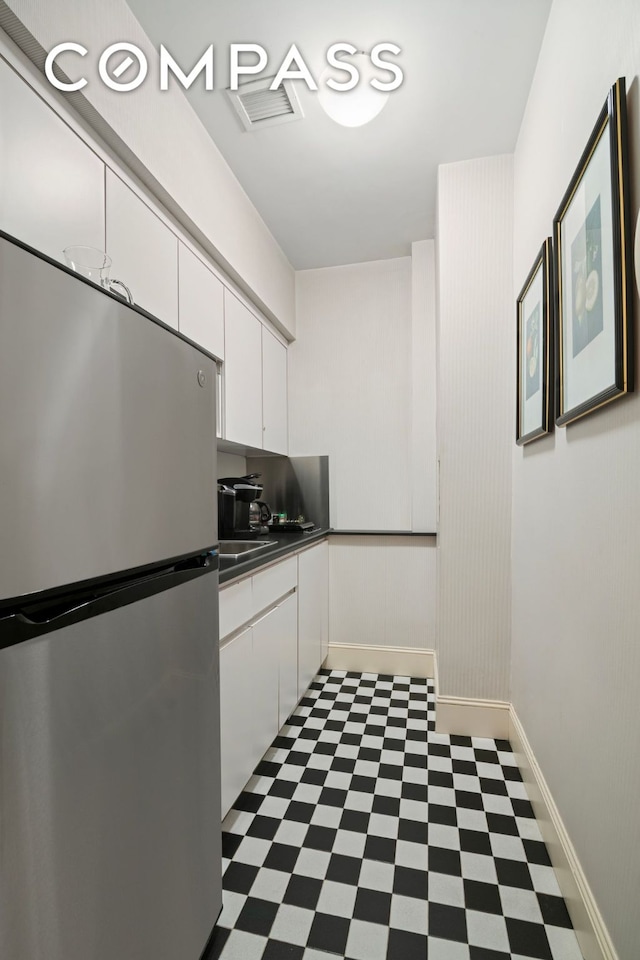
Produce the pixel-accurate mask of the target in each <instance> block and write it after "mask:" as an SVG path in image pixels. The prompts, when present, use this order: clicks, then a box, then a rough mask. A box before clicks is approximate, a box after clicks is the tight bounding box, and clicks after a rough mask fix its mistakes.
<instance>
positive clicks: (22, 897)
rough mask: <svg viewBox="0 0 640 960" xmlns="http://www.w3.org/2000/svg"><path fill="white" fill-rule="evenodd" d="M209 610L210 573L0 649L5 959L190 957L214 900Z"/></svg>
mask: <svg viewBox="0 0 640 960" xmlns="http://www.w3.org/2000/svg"><path fill="white" fill-rule="evenodd" d="M217 603H218V577H217V573H216V572H215V569H214V570H213V571H212V572H211V573H204V574H202V575H198V576H195V578H194V579H191V580H189V581H188V582H182V583H179V585H177V586H173V587H171V588H170V589H167V590H164V591H162V592H160V593H155V594H154V595H152V596H149V597H146V598H144V599H142V600H139V601H137V602H135V603H131V604H129V605H127V606H123V607H119V608H117V609H114V610H111V611H110V612H108V613H103V614H101V615H99V616H96V617H93V618H92V619H85V620H83V621H82V622H78V623H74V624H72V625H71V626H63V627H61V628H60V629H58V630H54V631H53V632H49V633H46V634H44V635H43V636H40V637H36V638H35V639H32V640H28V641H26V642H24V643H18V644H15V645H13V646H11V647H7V648H6V649H3V650H0V744H1V747H2V770H1V777H0V850H1V851H2V856H1V858H0V956H2V957H3V958H6V960H88V958H90V960H115V958H118V960H177V958H179V960H198V958H199V957H200V956H201V954H202V951H203V949H204V947H205V944H206V942H207V939H208V938H209V935H210V934H211V931H212V928H213V925H214V924H215V922H216V920H217V917H218V913H219V911H220V909H221V903H222V900H221V833H220V773H219V770H220V745H219V708H218V697H219V667H218V643H217V618H218V608H217ZM51 625H52V626H55V622H54V623H53V624H51Z"/></svg>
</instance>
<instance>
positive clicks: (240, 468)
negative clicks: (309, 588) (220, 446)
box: [217, 450, 247, 477]
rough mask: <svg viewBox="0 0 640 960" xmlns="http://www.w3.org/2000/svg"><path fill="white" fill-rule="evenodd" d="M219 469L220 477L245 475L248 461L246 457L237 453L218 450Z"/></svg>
mask: <svg viewBox="0 0 640 960" xmlns="http://www.w3.org/2000/svg"><path fill="white" fill-rule="evenodd" d="M217 471H218V476H219V477H244V476H245V475H246V472H247V461H246V459H245V457H239V456H237V455H236V454H235V453H225V452H224V451H223V450H218V465H217Z"/></svg>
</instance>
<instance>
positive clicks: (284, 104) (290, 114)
mask: <svg viewBox="0 0 640 960" xmlns="http://www.w3.org/2000/svg"><path fill="white" fill-rule="evenodd" d="M272 81H273V77H261V78H260V79H259V80H248V81H247V82H246V83H241V84H240V86H239V87H238V89H237V90H227V96H228V97H229V99H230V100H231V103H232V104H233V107H234V109H235V111H236V113H237V114H238V116H239V117H240V120H241V121H242V125H243V127H244V128H245V130H260V129H261V128H262V127H271V126H273V125H274V124H276V123H288V122H289V121H290V120H302V118H303V117H304V113H303V112H302V107H301V106H300V101H299V100H298V95H297V94H296V92H295V89H294V87H293V84H292V83H291V81H290V80H283V81H282V83H281V84H280V86H279V87H278V88H277V89H276V90H270V89H269V85H270V84H271V82H272Z"/></svg>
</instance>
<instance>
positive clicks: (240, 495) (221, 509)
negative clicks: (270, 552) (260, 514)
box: [218, 473, 262, 540]
mask: <svg viewBox="0 0 640 960" xmlns="http://www.w3.org/2000/svg"><path fill="white" fill-rule="evenodd" d="M260 476H261V474H259V473H250V474H248V475H247V476H246V477H222V478H220V479H219V480H218V537H219V538H220V540H253V539H255V538H256V537H257V536H258V533H259V532H260V527H259V526H257V525H256V524H255V523H252V522H251V518H250V507H249V505H250V504H251V503H252V502H253V501H254V500H259V499H260V495H261V493H262V484H261V483H258V479H259V477H260Z"/></svg>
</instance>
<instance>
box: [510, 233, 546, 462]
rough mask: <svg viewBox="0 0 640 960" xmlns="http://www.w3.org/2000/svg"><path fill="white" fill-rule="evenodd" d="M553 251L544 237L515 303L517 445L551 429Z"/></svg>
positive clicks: (543, 434)
mask: <svg viewBox="0 0 640 960" xmlns="http://www.w3.org/2000/svg"><path fill="white" fill-rule="evenodd" d="M552 274H553V249H552V241H551V237H547V239H546V240H545V241H544V243H543V244H542V246H541V248H540V252H539V253H538V256H537V257H536V259H535V260H534V263H533V266H532V267H531V270H530V271H529V274H528V276H527V279H526V280H525V282H524V285H523V287H522V290H521V291H520V293H519V294H518V298H517V300H516V323H517V336H516V342H517V361H516V362H517V367H516V370H517V373H516V443H517V444H518V445H519V446H523V445H524V444H525V443H530V442H531V441H532V440H537V439H538V438H539V437H543V436H545V434H548V433H550V432H551V431H552V430H553V404H552V390H553V366H552V363H553V283H552Z"/></svg>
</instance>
